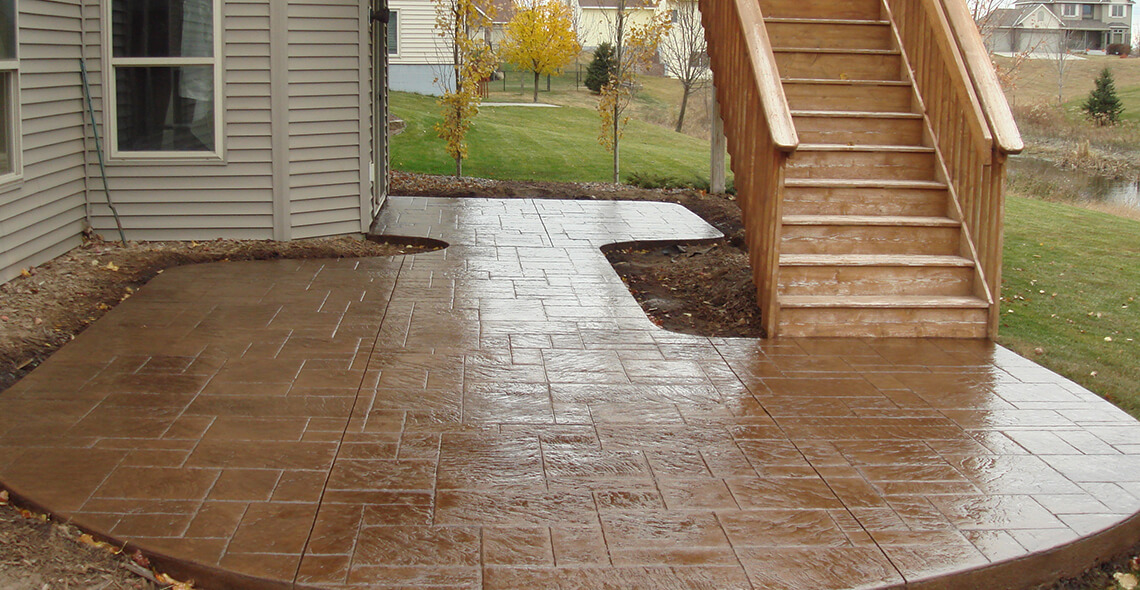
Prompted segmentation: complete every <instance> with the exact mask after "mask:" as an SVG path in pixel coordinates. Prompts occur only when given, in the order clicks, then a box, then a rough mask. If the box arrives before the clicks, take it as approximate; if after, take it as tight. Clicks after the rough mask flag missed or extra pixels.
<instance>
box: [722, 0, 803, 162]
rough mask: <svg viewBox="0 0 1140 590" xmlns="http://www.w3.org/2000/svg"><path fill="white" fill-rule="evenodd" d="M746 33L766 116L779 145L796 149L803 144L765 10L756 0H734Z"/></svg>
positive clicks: (779, 146) (778, 146)
mask: <svg viewBox="0 0 1140 590" xmlns="http://www.w3.org/2000/svg"><path fill="white" fill-rule="evenodd" d="M733 3H734V4H736V10H737V13H738V14H739V15H740V24H741V28H742V30H743V33H744V43H745V44H746V45H747V46H748V54H749V55H751V56H752V57H753V59H752V60H751V63H752V73H753V75H754V76H755V78H756V86H757V88H758V90H759V91H760V104H761V105H763V108H764V117H765V118H766V119H767V120H768V132H769V133H770V134H771V135H772V142H773V143H774V144H775V145H776V149H778V150H780V151H782V152H794V151H795V150H796V148H798V147H799V145H800V138H799V135H798V134H797V133H796V125H795V123H794V122H793V121H792V110H791V109H790V108H789V107H788V98H787V96H785V95H784V85H783V83H782V82H781V81H780V70H779V68H778V67H777V66H776V54H775V53H774V52H773V51H772V41H771V39H769V38H768V27H767V26H766V25H765V24H764V14H763V12H762V11H761V10H760V3H759V2H757V1H756V0H733Z"/></svg>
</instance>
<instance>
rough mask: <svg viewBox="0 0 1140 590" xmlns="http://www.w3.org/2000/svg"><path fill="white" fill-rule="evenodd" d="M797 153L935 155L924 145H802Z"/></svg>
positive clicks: (932, 150) (931, 149) (932, 149)
mask: <svg viewBox="0 0 1140 590" xmlns="http://www.w3.org/2000/svg"><path fill="white" fill-rule="evenodd" d="M796 151H797V152H844V153H880V152H892V153H897V154H933V153H934V148H932V147H926V146H923V145H886V144H884V145H839V144H834V143H801V144H800V147H799V148H798V149H797V150H796Z"/></svg>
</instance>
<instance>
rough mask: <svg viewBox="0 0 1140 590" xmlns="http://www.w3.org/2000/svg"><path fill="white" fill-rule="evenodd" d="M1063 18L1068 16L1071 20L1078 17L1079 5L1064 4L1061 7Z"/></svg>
mask: <svg viewBox="0 0 1140 590" xmlns="http://www.w3.org/2000/svg"><path fill="white" fill-rule="evenodd" d="M1061 16H1066V17H1069V18H1076V17H1077V5H1076V4H1063V5H1061Z"/></svg>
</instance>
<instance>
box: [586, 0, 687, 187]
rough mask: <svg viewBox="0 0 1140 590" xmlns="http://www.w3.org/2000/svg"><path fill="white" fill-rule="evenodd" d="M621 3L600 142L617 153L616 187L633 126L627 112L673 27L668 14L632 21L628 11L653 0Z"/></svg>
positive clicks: (604, 93)
mask: <svg viewBox="0 0 1140 590" xmlns="http://www.w3.org/2000/svg"><path fill="white" fill-rule="evenodd" d="M617 3H618V4H617V13H616V27H615V28H616V31H615V35H614V41H615V42H614V63H615V67H614V69H613V70H611V73H610V80H609V82H608V83H606V84H605V85H604V86H602V92H601V97H600V98H599V99H598V114H599V115H601V118H602V130H601V133H600V134H599V135H598V142H599V143H601V144H602V146H603V147H605V148H606V149H607V150H609V151H610V153H611V154H613V158H614V184H618V183H620V182H621V175H620V172H621V154H620V146H621V137H622V134H623V133H624V131H625V126H626V125H627V124H628V123H629V117H627V116H626V115H625V110H626V108H627V107H629V104H630V102H632V101H633V95H634V92H635V90H636V89H637V77H638V75H640V74H641V73H642V72H643V71H644V70H645V69H647V68H648V67H649V65H650V64H651V63H653V58H654V57H655V56H656V55H657V46H658V45H659V44H660V43H661V39H662V38H663V37H664V36H665V35H667V34H668V33H669V27H670V23H669V16H668V15H664V14H655V15H653V16H652V17H650V18H649V20H648V22H645V23H644V24H640V25H638V24H632V23H630V22H629V15H628V13H627V10H631V9H634V8H637V7H645V6H650V5H651V4H652V0H617Z"/></svg>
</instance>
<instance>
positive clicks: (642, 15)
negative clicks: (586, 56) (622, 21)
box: [578, 7, 658, 50]
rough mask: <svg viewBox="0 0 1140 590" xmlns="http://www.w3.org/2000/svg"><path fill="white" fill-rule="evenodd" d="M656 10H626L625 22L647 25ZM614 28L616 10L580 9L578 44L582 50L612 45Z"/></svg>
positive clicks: (615, 25)
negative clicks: (607, 44) (607, 43)
mask: <svg viewBox="0 0 1140 590" xmlns="http://www.w3.org/2000/svg"><path fill="white" fill-rule="evenodd" d="M657 10H658V8H636V9H626V22H627V23H629V24H632V25H645V24H648V23H649V21H650V20H651V19H652V18H653V15H654V14H655V13H656V12H657ZM616 28H617V10H616V9H613V8H586V7H582V8H581V11H580V12H579V14H578V42H579V43H581V44H582V48H583V49H586V50H593V49H596V48H597V47H598V45H601V44H602V43H605V42H609V43H613V41H614V34H615V31H616Z"/></svg>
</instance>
